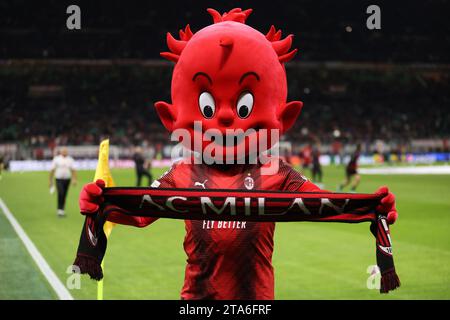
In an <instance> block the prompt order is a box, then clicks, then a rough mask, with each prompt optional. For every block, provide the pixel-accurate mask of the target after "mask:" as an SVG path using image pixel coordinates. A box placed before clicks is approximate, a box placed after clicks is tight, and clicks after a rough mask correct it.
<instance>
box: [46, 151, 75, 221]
mask: <svg viewBox="0 0 450 320" xmlns="http://www.w3.org/2000/svg"><path fill="white" fill-rule="evenodd" d="M54 181H56V191H57V193H58V209H57V211H56V214H57V215H58V217H64V216H65V215H66V214H65V212H64V208H65V205H66V198H67V192H68V191H69V186H70V182H71V181H72V184H73V185H76V183H77V175H76V171H75V168H74V160H73V158H72V157H70V156H69V155H68V151H67V148H61V149H60V152H59V154H58V155H56V156H55V157H54V158H53V161H52V166H51V169H50V175H49V186H50V192H51V193H52V190H54Z"/></svg>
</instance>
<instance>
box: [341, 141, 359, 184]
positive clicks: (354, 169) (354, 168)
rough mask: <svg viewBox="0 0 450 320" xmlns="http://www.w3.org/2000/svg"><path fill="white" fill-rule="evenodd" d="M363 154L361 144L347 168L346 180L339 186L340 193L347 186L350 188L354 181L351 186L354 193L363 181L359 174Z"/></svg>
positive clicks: (357, 146)
mask: <svg viewBox="0 0 450 320" xmlns="http://www.w3.org/2000/svg"><path fill="white" fill-rule="evenodd" d="M360 154H361V144H360V143H358V144H357V145H356V150H355V151H354V152H353V154H352V156H351V158H350V161H349V163H348V164H347V166H346V168H345V180H344V181H343V182H342V183H341V184H340V185H339V188H338V191H342V190H343V189H344V188H345V187H346V186H348V185H349V184H350V183H351V182H352V179H353V183H352V186H351V189H350V190H351V191H352V192H354V191H355V190H356V187H357V186H358V184H359V182H360V181H361V176H360V175H359V174H358V160H359V156H360Z"/></svg>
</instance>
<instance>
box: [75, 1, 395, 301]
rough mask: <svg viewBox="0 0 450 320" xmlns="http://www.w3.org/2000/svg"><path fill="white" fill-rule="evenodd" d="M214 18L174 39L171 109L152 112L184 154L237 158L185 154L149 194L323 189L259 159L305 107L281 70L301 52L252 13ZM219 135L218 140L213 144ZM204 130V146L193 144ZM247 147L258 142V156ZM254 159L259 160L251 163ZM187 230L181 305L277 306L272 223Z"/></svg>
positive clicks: (92, 188)
mask: <svg viewBox="0 0 450 320" xmlns="http://www.w3.org/2000/svg"><path fill="white" fill-rule="evenodd" d="M208 12H209V13H210V14H211V15H212V17H213V19H214V24H213V25H210V26H207V27H206V28H204V29H202V30H200V31H198V32H197V33H195V34H193V33H192V32H191V30H190V28H189V26H188V27H186V29H185V30H181V31H180V38H181V39H180V40H175V39H174V38H173V37H172V36H171V35H170V34H168V35H167V42H168V46H169V49H170V52H164V53H162V54H161V55H162V56H163V57H165V58H167V59H169V60H171V61H173V62H175V63H176V64H175V68H174V71H173V80H172V104H169V103H166V102H161V101H160V102H157V103H155V107H156V110H157V112H158V115H159V117H160V118H161V121H162V123H163V124H164V126H165V127H166V128H167V129H168V130H169V131H170V132H172V133H177V136H181V135H182V136H183V139H182V144H183V145H184V146H185V147H187V148H188V149H190V150H197V151H200V152H201V153H202V155H205V154H209V155H210V156H211V155H213V156H214V159H215V160H224V159H226V160H233V161H231V162H232V163H229V162H228V161H226V162H224V161H213V162H210V161H208V160H209V159H208V157H204V158H202V157H198V155H196V156H194V157H193V158H192V157H187V158H185V159H183V160H181V161H179V162H176V163H175V164H174V165H173V166H172V167H171V168H170V170H169V171H167V172H166V173H165V174H164V175H163V176H162V177H161V178H160V179H158V180H156V181H154V182H153V184H152V185H151V187H153V188H158V187H160V188H166V187H170V188H202V189H218V188H220V189H234V190H236V189H244V190H281V191H302V192H303V191H305V192H308V191H320V189H319V188H318V187H317V186H316V185H314V184H313V183H311V182H310V181H308V180H307V179H306V178H305V177H303V176H302V175H301V174H299V173H298V172H297V171H295V170H294V169H293V168H292V167H291V166H290V165H288V164H286V163H285V162H284V161H282V160H280V159H278V158H277V157H269V158H268V159H269V160H267V159H266V160H267V161H259V160H260V156H261V155H263V154H265V152H266V151H267V150H268V149H271V148H272V147H274V146H275V145H276V142H277V141H278V140H277V137H279V136H281V135H282V134H283V133H284V132H286V131H287V130H288V129H289V128H290V127H291V126H292V125H293V124H294V122H295V120H296V118H297V116H298V115H299V113H300V110H301V108H302V103H301V102H300V101H292V102H286V97H287V83H286V73H285V69H284V63H285V62H287V61H289V60H290V59H292V58H293V56H294V55H295V52H296V50H293V51H289V50H290V46H291V43H292V37H291V36H288V37H286V38H285V39H281V32H280V31H276V30H275V28H274V27H271V29H270V30H269V32H268V33H267V34H266V35H263V34H262V33H260V32H258V31H257V30H255V29H253V28H251V27H249V26H247V25H246V24H245V20H246V18H247V17H248V15H249V14H250V13H251V10H244V11H242V10H241V9H233V10H231V11H229V12H227V13H224V14H223V15H220V14H219V13H218V12H217V11H215V10H213V9H208ZM199 124H200V127H199V126H198V125H199ZM199 128H200V129H201V132H200V129H199ZM230 130H232V131H236V132H246V133H248V134H247V135H245V136H244V138H243V139H239V138H242V135H239V134H237V135H235V136H232V135H231V134H230ZM272 130H275V131H272ZM277 131H279V132H278V133H277ZM207 132H209V135H208V134H206V133H207ZM213 132H214V135H215V137H216V138H215V139H210V137H211V135H213ZM181 133H182V134H181ZM199 133H200V134H201V136H202V140H201V141H200V145H199V143H198V141H196V139H195V137H196V134H197V135H198V134H199ZM202 133H205V134H202ZM220 135H222V136H225V137H227V138H228V137H231V138H232V139H231V141H232V144H231V145H230V144H224V143H223V141H222V143H221V142H219V141H218V140H217V137H218V136H220ZM205 136H206V138H205ZM250 141H256V142H257V149H256V151H255V150H254V149H252V148H251V146H249V144H248V143H247V142H250ZM261 142H265V144H263V145H262V146H261ZM211 150H214V152H209V151H211ZM208 152H209V153H208ZM255 153H256V155H257V156H258V157H257V158H258V161H256V162H252V161H250V159H252V156H253V155H254V154H255ZM198 159H200V160H202V159H203V160H202V161H196V160H198ZM274 168H275V169H276V170H275V171H273V169H274ZM103 187H104V182H103V181H101V180H98V181H97V182H95V183H90V184H87V185H86V186H84V188H83V190H82V191H81V194H80V201H79V202H80V211H81V213H83V214H93V213H95V212H96V211H97V210H98V208H99V205H100V204H101V202H102V189H103ZM379 192H383V194H386V196H385V197H384V198H383V200H382V204H381V205H380V207H379V208H378V209H379V211H380V212H385V213H389V215H388V220H389V222H390V223H393V222H394V221H395V219H396V217H397V212H396V210H395V205H394V204H395V201H394V196H393V195H392V193H389V191H388V190H387V188H381V189H379ZM108 220H110V221H113V222H117V223H121V224H128V225H132V226H136V227H145V226H148V225H149V224H151V223H153V222H154V221H156V220H157V219H156V218H148V217H131V216H123V215H118V214H111V215H110V216H109V217H108ZM185 225H186V237H185V239H184V250H185V252H186V255H187V265H186V271H185V280H184V285H183V288H182V290H181V298H182V299H274V270H273V266H272V253H273V248H274V230H275V223H268V222H259V223H258V222H241V221H210V220H204V221H194V220H186V221H185Z"/></svg>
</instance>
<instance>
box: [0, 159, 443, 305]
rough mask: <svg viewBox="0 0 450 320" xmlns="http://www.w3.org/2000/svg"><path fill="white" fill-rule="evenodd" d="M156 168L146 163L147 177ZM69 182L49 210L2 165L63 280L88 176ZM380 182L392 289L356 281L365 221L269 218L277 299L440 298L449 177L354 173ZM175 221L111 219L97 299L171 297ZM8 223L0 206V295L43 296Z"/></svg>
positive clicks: (42, 189)
mask: <svg viewBox="0 0 450 320" xmlns="http://www.w3.org/2000/svg"><path fill="white" fill-rule="evenodd" d="M162 171H163V170H154V174H155V177H157V176H158V175H159V174H161V172H162ZM78 174H79V183H78V185H77V186H76V187H71V189H70V191H69V196H68V205H67V210H66V211H67V213H68V216H67V218H62V219H61V218H57V217H56V196H55V195H50V194H49V190H48V188H47V181H48V178H47V173H45V172H34V173H6V174H4V176H3V179H2V180H0V197H1V198H2V199H3V200H4V201H5V203H6V204H7V206H8V207H9V209H10V210H11V211H12V213H13V214H14V216H15V217H16V218H17V220H18V221H19V223H20V224H21V225H22V227H23V228H24V230H25V231H26V233H27V234H28V236H29V237H30V238H31V240H32V241H33V242H34V243H35V245H36V246H37V248H38V249H39V251H40V252H41V253H42V255H43V256H44V258H45V259H46V260H47V262H48V263H49V264H50V266H51V267H52V269H53V270H54V271H55V273H56V274H57V275H58V277H59V278H60V279H61V281H62V282H63V283H66V280H67V277H68V276H69V274H67V273H66V271H67V268H68V267H69V266H70V265H71V264H72V262H73V260H74V257H75V253H76V249H77V245H78V239H79V234H80V229H81V226H82V223H83V217H82V216H81V215H80V214H79V213H78V203H77V198H78V194H79V191H80V189H81V186H82V185H83V184H85V183H87V182H89V181H90V180H91V179H92V177H93V172H91V171H81V172H79V173H78ZM113 176H114V179H115V180H116V183H117V185H119V186H131V185H133V184H134V179H135V177H134V172H133V171H132V170H113ZM342 178H343V168H341V167H326V168H325V179H324V182H325V187H326V188H329V189H331V190H335V188H336V186H337V184H338V183H339V181H340V180H341V179H342ZM380 185H388V186H389V187H390V188H391V190H392V191H393V192H394V193H395V194H396V196H397V208H398V211H399V220H398V221H397V223H396V224H395V225H394V226H393V227H392V228H391V233H392V235H393V241H394V258H395V262H396V267H397V271H398V274H399V276H400V279H401V282H402V287H401V288H399V289H398V290H396V291H394V292H392V293H390V294H388V295H380V294H379V293H378V291H377V290H369V289H367V287H366V281H367V278H368V276H369V275H368V274H367V273H366V270H367V267H368V266H369V265H374V264H375V247H374V239H373V237H372V236H371V235H370V233H369V230H368V229H369V225H368V224H367V223H363V224H352V225H347V224H338V223H321V224H317V223H279V224H277V227H276V233H275V252H274V257H273V264H274V267H275V275H276V281H275V283H276V291H275V296H276V298H277V299H449V298H450V198H449V195H450V178H449V176H431V175H420V176H419V175H417V176H412V175H410V176H407V175H390V176H375V175H366V176H363V177H362V182H361V185H360V188H359V189H358V191H359V192H372V191H374V190H376V188H377V187H378V186H380ZM184 232H185V231H184V222H183V221H181V220H169V219H167V220H165V219H160V220H159V221H157V222H156V223H154V224H153V225H151V226H149V227H147V228H144V229H138V228H132V227H125V226H117V227H116V228H114V230H113V232H112V235H111V237H110V240H109V242H108V251H107V254H106V258H105V280H104V298H105V299H179V292H180V289H181V286H182V283H183V277H184V267H185V259H186V257H185V253H184V251H183V246H182V244H183V237H184ZM96 291H97V284H96V282H94V281H93V280H90V279H89V277H88V276H82V278H81V288H80V289H73V290H71V293H72V295H73V296H74V298H76V299H96ZM53 298H55V294H54V292H53V291H52V289H51V287H50V286H49V284H48V283H47V282H46V280H45V278H44V277H43V276H42V274H40V272H39V271H38V269H37V267H36V265H35V264H34V262H33V260H32V259H31V257H30V256H29V255H28V253H27V252H26V250H25V248H24V247H23V245H22V243H21V242H20V240H19V239H18V237H17V235H16V234H15V233H14V231H13V230H12V228H11V226H10V225H9V223H8V221H7V220H6V218H5V217H4V215H3V214H2V213H0V299H53Z"/></svg>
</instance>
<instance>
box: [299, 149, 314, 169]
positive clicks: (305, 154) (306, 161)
mask: <svg viewBox="0 0 450 320" xmlns="http://www.w3.org/2000/svg"><path fill="white" fill-rule="evenodd" d="M300 157H301V159H302V166H303V172H304V173H305V172H306V170H308V169H310V166H311V162H312V146H311V144H307V145H306V146H305V147H304V148H303V149H302V151H301V153H300Z"/></svg>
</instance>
